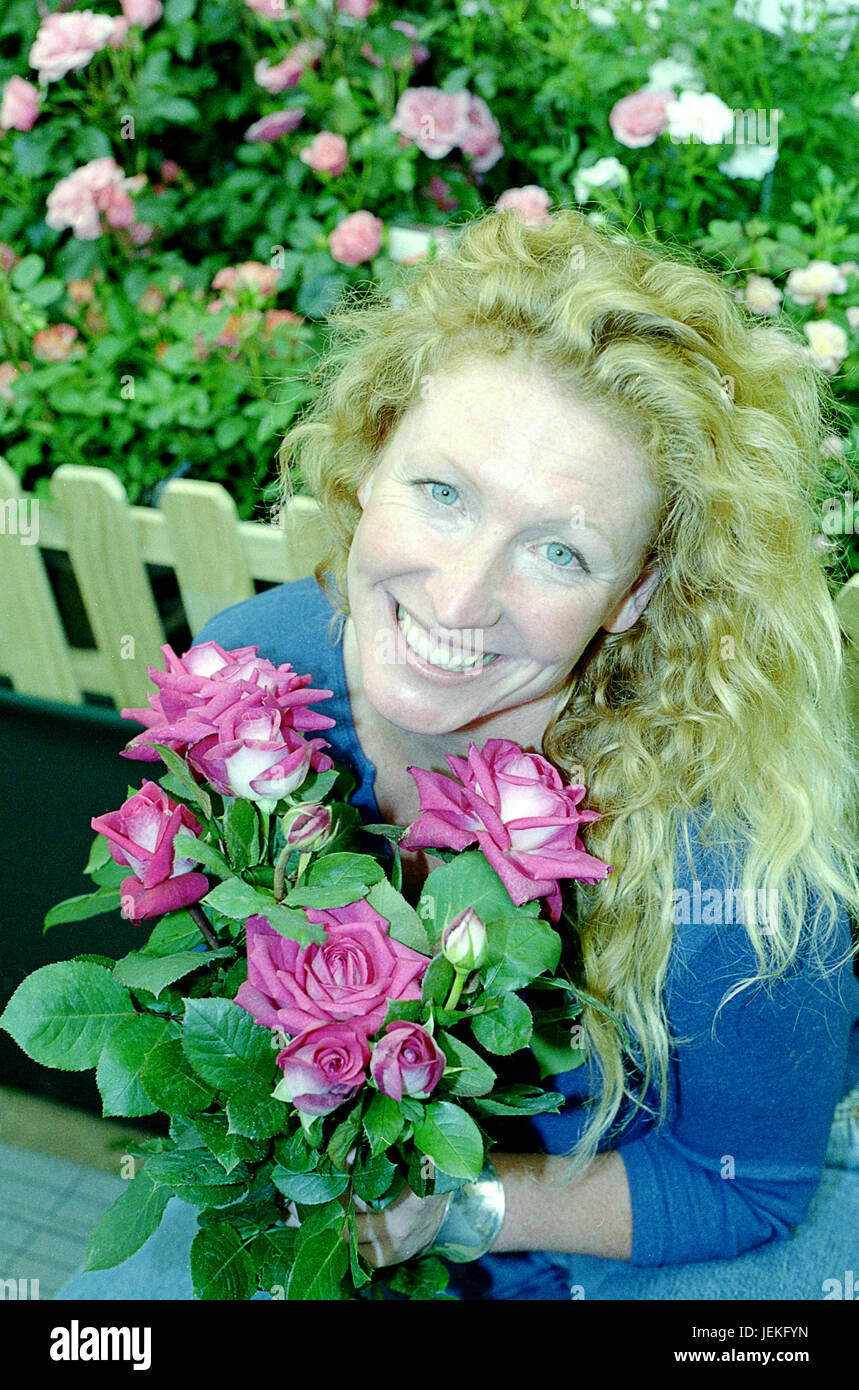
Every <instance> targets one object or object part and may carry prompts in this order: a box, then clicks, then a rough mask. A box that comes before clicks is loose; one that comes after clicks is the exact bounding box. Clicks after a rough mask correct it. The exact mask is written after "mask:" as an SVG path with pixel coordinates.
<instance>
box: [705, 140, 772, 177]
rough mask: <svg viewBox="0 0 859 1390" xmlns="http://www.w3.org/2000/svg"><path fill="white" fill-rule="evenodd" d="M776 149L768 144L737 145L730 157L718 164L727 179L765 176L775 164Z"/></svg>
mask: <svg viewBox="0 0 859 1390" xmlns="http://www.w3.org/2000/svg"><path fill="white" fill-rule="evenodd" d="M777 160H778V150H777V149H775V148H774V147H773V146H769V145H737V146H736V148H735V149H734V152H733V154H732V155H731V157H730V159H726V160H724V161H723V162H722V163H721V164H720V165H719V172H720V173H722V174H725V175H726V177H727V178H729V179H757V180H758V182H760V180H761V179H763V178H766V176H767V174H769V173H771V172H772V170H773V169H774V168H775V166H776V162H777Z"/></svg>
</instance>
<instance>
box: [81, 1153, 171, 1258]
mask: <svg viewBox="0 0 859 1390" xmlns="http://www.w3.org/2000/svg"><path fill="white" fill-rule="evenodd" d="M169 1200H170V1192H169V1189H168V1188H166V1187H156V1186H155V1183H154V1182H153V1181H152V1178H151V1177H150V1176H149V1174H148V1173H147V1171H146V1169H145V1168H141V1170H140V1172H139V1173H138V1174H137V1176H136V1177H135V1178H134V1179H133V1181H132V1182H131V1183H129V1185H128V1187H127V1188H126V1190H125V1192H123V1193H122V1194H121V1195H120V1196H119V1197H118V1198H117V1199H116V1201H115V1202H114V1204H113V1206H112V1207H110V1208H109V1210H108V1211H106V1212H105V1213H104V1216H102V1217H100V1218H99V1220H98V1221H97V1222H96V1225H95V1229H94V1230H93V1233H92V1235H91V1236H90V1239H89V1246H88V1248H87V1256H86V1263H85V1265H84V1269H85V1270H87V1269H112V1268H113V1267H114V1265H119V1264H122V1262H123V1260H127V1259H128V1258H129V1256H130V1255H133V1254H134V1252H135V1250H139V1249H140V1247H141V1245H144V1244H145V1243H146V1241H147V1240H148V1239H149V1237H150V1236H151V1235H152V1233H153V1232H154V1231H157V1229H158V1227H159V1226H160V1225H161V1218H162V1216H163V1215H164V1208H165V1207H166V1205H167V1203H168V1202H169Z"/></svg>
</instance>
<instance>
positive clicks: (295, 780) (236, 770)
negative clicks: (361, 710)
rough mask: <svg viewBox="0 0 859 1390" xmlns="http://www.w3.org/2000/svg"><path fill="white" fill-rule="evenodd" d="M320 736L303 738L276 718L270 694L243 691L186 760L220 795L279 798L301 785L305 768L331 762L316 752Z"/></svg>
mask: <svg viewBox="0 0 859 1390" xmlns="http://www.w3.org/2000/svg"><path fill="white" fill-rule="evenodd" d="M328 746H329V745H328V744H327V743H326V742H325V740H324V739H321V738H314V739H305V738H303V737H302V735H301V734H299V733H296V731H295V730H294V729H293V728H290V726H289V724H288V723H286V722H285V721H284V720H283V719H282V718H281V712H280V710H279V709H278V708H277V706H276V705H275V704H274V703H273V702H272V700H271V697H270V696H269V695H268V694H266V693H262V692H259V691H254V692H252V693H249V694H244V695H242V696H241V698H240V699H239V700H237V701H236V702H235V703H234V704H232V705H231V706H230V707H229V708H228V709H227V710H225V711H224V712H223V713H222V714H221V715H220V717H219V719H218V725H217V729H216V731H215V732H214V733H210V734H207V735H206V736H205V737H204V738H201V739H198V740H197V741H196V742H195V743H194V744H192V746H191V747H190V748H189V749H188V751H187V753H186V754H185V758H186V761H187V762H188V763H190V765H191V766H192V767H193V768H195V769H196V771H197V772H199V773H201V774H202V776H203V777H205V779H206V781H207V782H211V784H212V786H213V787H214V788H215V790H216V791H218V792H220V793H221V794H222V795H223V796H240V797H245V798H246V799H247V800H248V801H279V800H280V799H281V797H283V796H288V795H289V793H290V792H294V791H295V790H296V789H297V788H298V787H300V786H301V784H302V782H303V781H304V779H305V777H306V776H307V774H308V772H309V771H310V768H311V767H314V768H316V769H317V771H319V772H327V771H328V770H329V769H330V768H331V767H333V766H334V764H333V763H332V761H331V759H330V758H329V757H327V756H326V755H325V754H324V753H322V752H320V751H319V750H320V749H322V748H327V747H328Z"/></svg>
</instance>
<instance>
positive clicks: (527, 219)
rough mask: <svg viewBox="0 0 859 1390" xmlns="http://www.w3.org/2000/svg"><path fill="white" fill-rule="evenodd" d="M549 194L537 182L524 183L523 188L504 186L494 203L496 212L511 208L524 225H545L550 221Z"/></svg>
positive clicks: (550, 200)
mask: <svg viewBox="0 0 859 1390" xmlns="http://www.w3.org/2000/svg"><path fill="white" fill-rule="evenodd" d="M551 202H552V199H551V196H550V194H548V193H547V192H546V190H545V188H541V187H540V185H539V184H537V183H526V184H525V186H524V188H506V189H505V190H504V192H503V193H502V194H501V195H500V196H499V197H498V199H497V200H496V203H495V209H496V212H503V211H504V209H505V208H513V209H514V210H515V211H516V212H518V214H519V216H520V218H521V219H522V221H523V222H524V224H525V226H526V227H546V226H548V224H549V223H550V222H551V220H552V219H551V217H550V216H549V206H550V204H551Z"/></svg>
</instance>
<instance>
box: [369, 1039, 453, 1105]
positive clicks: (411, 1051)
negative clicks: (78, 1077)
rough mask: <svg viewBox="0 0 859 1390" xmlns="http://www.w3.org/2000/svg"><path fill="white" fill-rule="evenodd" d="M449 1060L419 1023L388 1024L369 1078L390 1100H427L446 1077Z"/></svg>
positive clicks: (373, 1060) (376, 1052) (374, 1051)
mask: <svg viewBox="0 0 859 1390" xmlns="http://www.w3.org/2000/svg"><path fill="white" fill-rule="evenodd" d="M446 1065H447V1058H446V1057H445V1055H444V1053H443V1052H442V1050H441V1048H440V1047H439V1046H438V1044H437V1043H436V1042H435V1041H434V1039H433V1038H431V1037H430V1035H429V1033H428V1032H427V1030H426V1029H425V1028H422V1027H421V1025H420V1024H419V1023H407V1022H405V1021H404V1020H400V1021H398V1022H395V1023H389V1024H388V1027H387V1029H386V1030H385V1036H384V1037H383V1038H380V1039H379V1041H378V1042H377V1043H376V1045H375V1046H374V1048H373V1054H372V1057H371V1058H370V1075H371V1076H372V1078H373V1080H374V1081H375V1083H376V1085H377V1086H378V1088H379V1090H380V1091H381V1092H382V1095H383V1096H389V1097H390V1099H391V1100H396V1101H401V1100H402V1098H403V1096H404V1095H406V1096H414V1097H415V1098H416V1099H418V1100H425V1099H426V1097H427V1096H429V1095H430V1094H431V1093H432V1092H433V1091H434V1090H435V1088H436V1086H437V1085H438V1083H439V1082H440V1081H441V1078H442V1075H443V1074H444V1069H445V1066H446Z"/></svg>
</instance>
